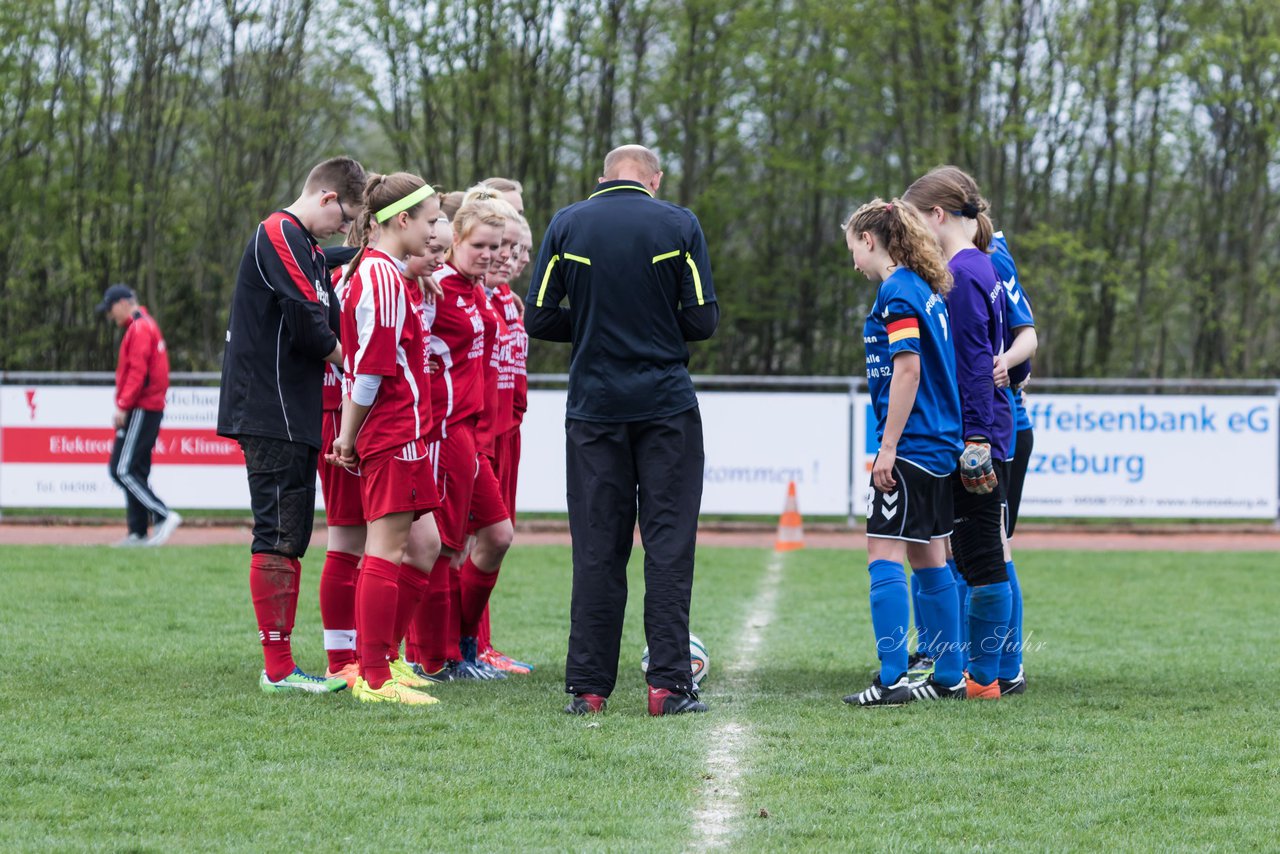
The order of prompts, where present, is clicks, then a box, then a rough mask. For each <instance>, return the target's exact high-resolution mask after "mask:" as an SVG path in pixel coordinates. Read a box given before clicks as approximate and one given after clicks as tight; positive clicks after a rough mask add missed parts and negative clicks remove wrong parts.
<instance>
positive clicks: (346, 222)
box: [325, 190, 356, 225]
mask: <svg viewBox="0 0 1280 854" xmlns="http://www.w3.org/2000/svg"><path fill="white" fill-rule="evenodd" d="M325 192H326V193H333V190H325ZM333 200H334V201H335V202H337V203H338V210H339V211H340V212H341V213H342V224H343V225H351V223H353V222H355V221H356V218H355V217H353V216H349V215H348V214H347V209H346V208H345V207H343V206H342V196H339V195H338V194H337V193H333Z"/></svg>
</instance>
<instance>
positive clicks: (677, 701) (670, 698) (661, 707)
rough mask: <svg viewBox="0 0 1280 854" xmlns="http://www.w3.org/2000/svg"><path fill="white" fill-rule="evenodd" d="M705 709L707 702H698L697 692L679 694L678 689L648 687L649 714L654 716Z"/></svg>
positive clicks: (681, 713) (703, 710)
mask: <svg viewBox="0 0 1280 854" xmlns="http://www.w3.org/2000/svg"><path fill="white" fill-rule="evenodd" d="M706 710H707V704H706V703H700V702H698V695H697V694H681V693H680V692H678V691H670V690H667V689H666V688H654V687H652V686H650V688H649V714H651V715H653V716H654V717H659V716H661V715H684V714H689V713H693V712H705V711H706Z"/></svg>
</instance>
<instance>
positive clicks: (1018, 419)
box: [989, 231, 1036, 431]
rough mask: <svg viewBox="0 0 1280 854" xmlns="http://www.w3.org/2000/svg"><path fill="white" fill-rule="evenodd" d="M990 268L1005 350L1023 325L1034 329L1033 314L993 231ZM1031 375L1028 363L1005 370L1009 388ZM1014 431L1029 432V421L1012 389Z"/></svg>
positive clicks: (998, 234) (999, 233)
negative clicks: (1000, 295)
mask: <svg viewBox="0 0 1280 854" xmlns="http://www.w3.org/2000/svg"><path fill="white" fill-rule="evenodd" d="M989 251H990V253H991V266H993V267H995V268H996V275H997V276H999V277H1000V282H1001V283H1002V284H1003V285H1004V310H1005V349H1006V350H1007V349H1009V346H1010V345H1012V344H1013V333H1014V332H1016V331H1017V330H1018V329H1020V328H1021V327H1023V326H1035V325H1036V316H1035V312H1033V311H1032V310H1031V297H1030V296H1028V295H1027V291H1026V288H1024V287H1023V285H1022V278H1021V277H1020V276H1019V275H1018V265H1017V264H1015V263H1014V260H1013V255H1012V254H1011V253H1010V252H1009V243H1008V242H1007V241H1006V240H1005V239H1004V232H1003V231H997V232H996V233H995V235H994V236H993V237H992V238H991V246H990V250H989ZM1029 376H1031V360H1030V359H1028V360H1027V361H1025V362H1023V363H1022V364H1021V365H1018V366H1016V367H1013V368H1010V369H1009V383H1010V385H1013V386H1017V385H1020V384H1021V383H1022V382H1023V381H1025V380H1026V378H1027V377H1029ZM1011 396H1012V399H1013V411H1014V421H1015V425H1014V426H1015V429H1016V430H1018V431H1022V430H1030V429H1031V420H1030V419H1029V418H1028V417H1027V408H1026V406H1024V405H1023V402H1022V390H1021V389H1015V390H1014V391H1013V392H1012V394H1011Z"/></svg>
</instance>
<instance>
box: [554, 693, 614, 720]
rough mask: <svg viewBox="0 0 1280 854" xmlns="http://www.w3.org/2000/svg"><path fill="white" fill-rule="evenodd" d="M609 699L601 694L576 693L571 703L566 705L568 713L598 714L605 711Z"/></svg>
mask: <svg viewBox="0 0 1280 854" xmlns="http://www.w3.org/2000/svg"><path fill="white" fill-rule="evenodd" d="M606 705H608V700H606V699H605V698H604V697H601V696H600V695H599V694H574V695H573V699H572V700H570V701H569V705H567V706H565V707H564V713H565V714H566V715H598V714H600V713H601V712H603V711H604V707H605V706H606Z"/></svg>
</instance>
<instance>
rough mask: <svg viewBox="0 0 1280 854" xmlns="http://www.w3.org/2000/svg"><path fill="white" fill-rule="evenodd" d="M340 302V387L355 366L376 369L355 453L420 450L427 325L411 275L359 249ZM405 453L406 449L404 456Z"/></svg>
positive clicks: (427, 419) (426, 399)
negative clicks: (375, 382)
mask: <svg viewBox="0 0 1280 854" xmlns="http://www.w3.org/2000/svg"><path fill="white" fill-rule="evenodd" d="M344 296H345V299H344V300H343V304H342V354H343V355H342V358H343V366H344V368H345V380H346V387H347V393H348V394H349V393H350V389H351V385H352V384H353V383H354V382H355V377H356V375H357V374H373V375H377V376H380V377H382V378H383V379H382V385H380V386H379V387H378V395H377V397H376V398H374V401H373V407H372V408H371V409H370V410H369V415H368V416H367V417H366V418H365V421H364V425H363V426H362V427H361V428H360V432H359V434H357V436H356V455H357V456H359V457H360V459H362V460H367V459H371V458H377V457H379V456H382V455H385V454H389V453H390V454H395V455H396V456H401V457H405V458H413V457H416V456H417V455H419V454H420V453H421V443H420V442H418V440H419V439H422V438H424V437H425V436H426V435H427V433H428V432H429V431H430V430H431V383H430V379H429V374H428V373H427V359H428V358H429V356H430V354H429V352H428V349H427V336H428V330H427V329H426V327H425V326H424V312H423V298H422V291H421V289H420V288H419V287H418V283H417V282H416V281H414V280H413V279H410V278H407V277H406V276H405V275H404V272H403V266H402V265H401V264H400V262H398V261H396V260H395V259H394V258H392V257H390V256H389V255H387V254H385V253H383V252H379V251H378V250H377V249H367V250H365V254H364V257H363V258H362V259H361V260H360V266H359V268H358V269H357V270H356V273H355V275H354V276H352V277H351V281H350V283H349V284H348V287H347V292H346V294H345V295H344ZM406 455H408V456H407V457H406Z"/></svg>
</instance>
